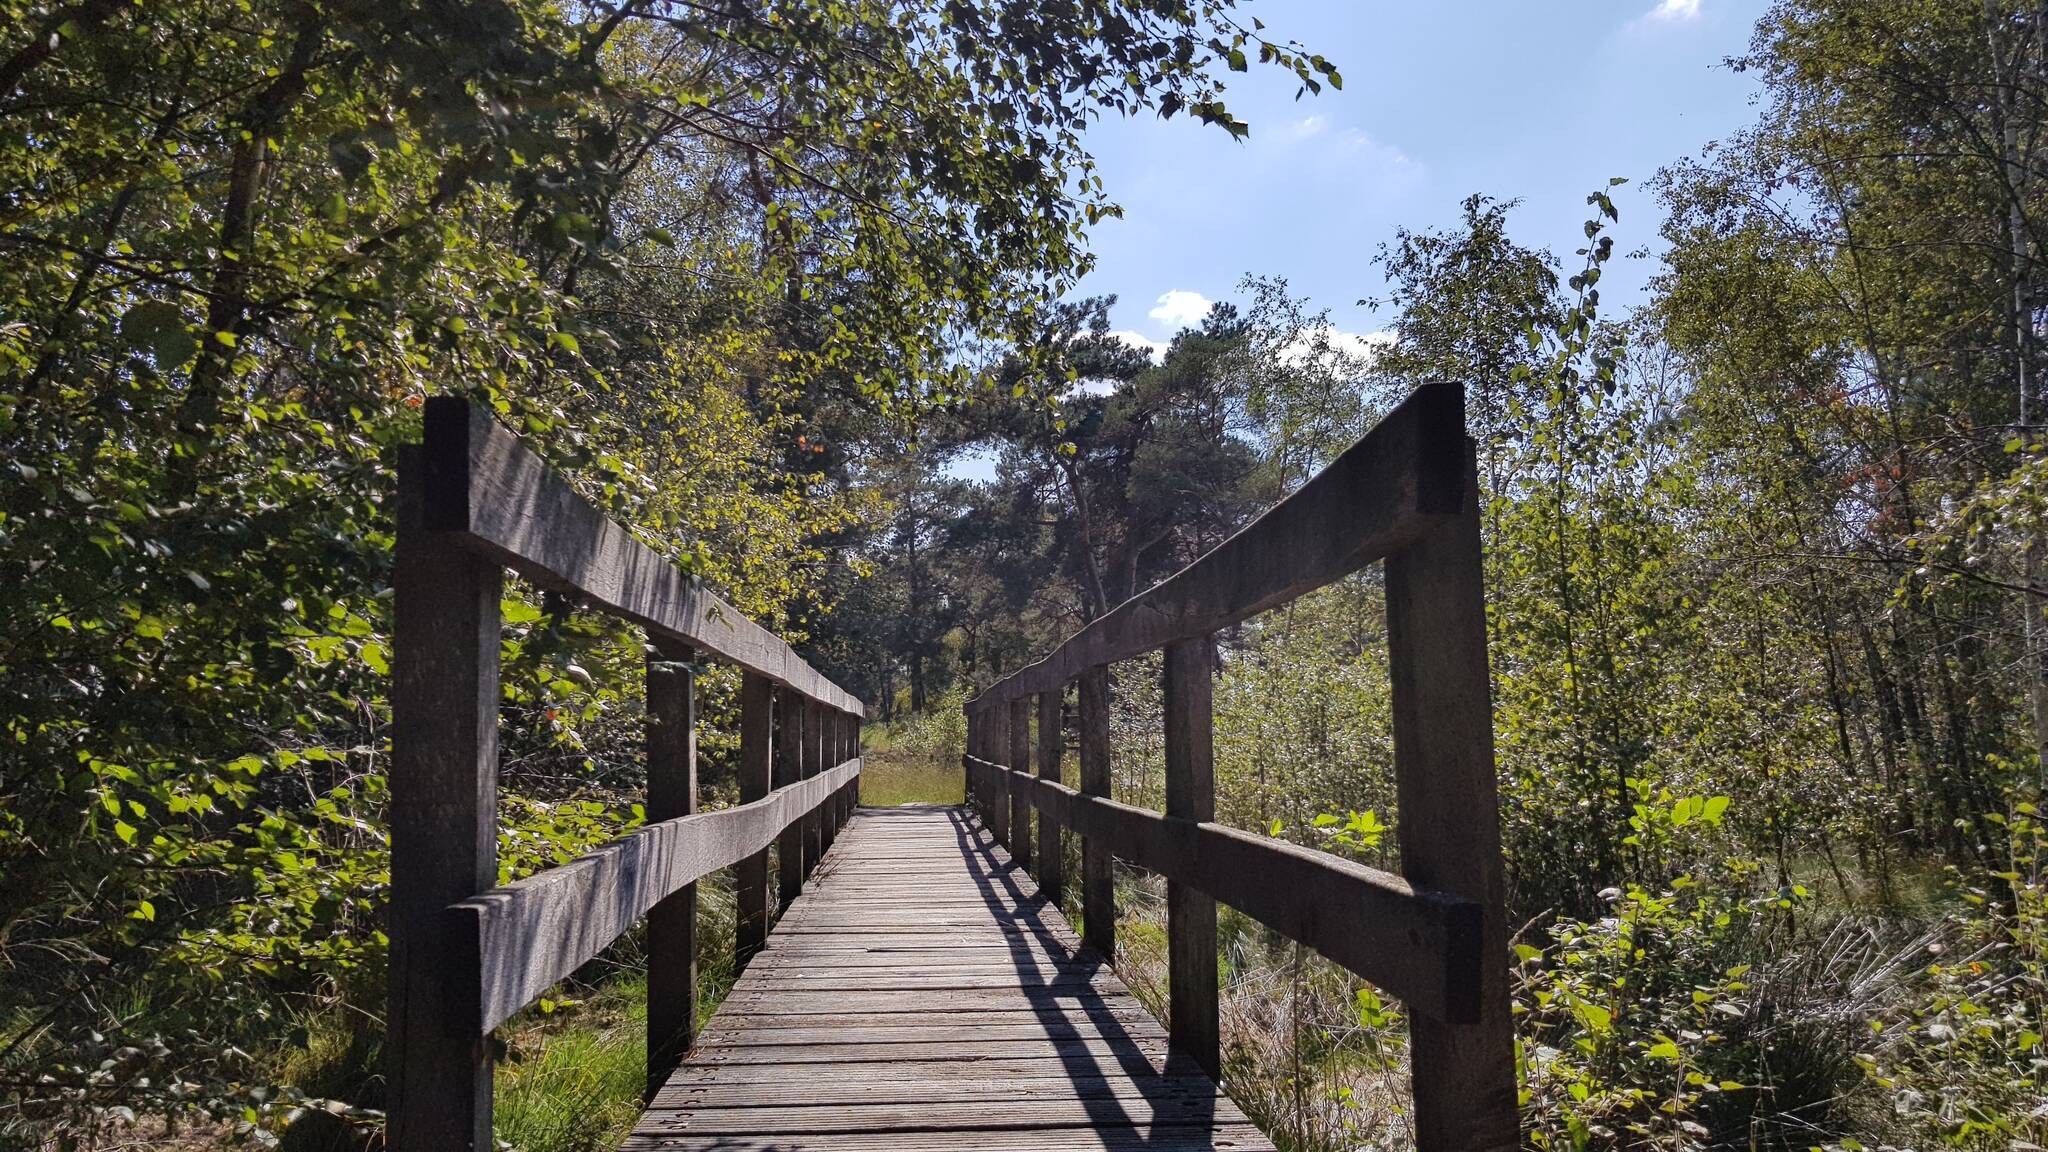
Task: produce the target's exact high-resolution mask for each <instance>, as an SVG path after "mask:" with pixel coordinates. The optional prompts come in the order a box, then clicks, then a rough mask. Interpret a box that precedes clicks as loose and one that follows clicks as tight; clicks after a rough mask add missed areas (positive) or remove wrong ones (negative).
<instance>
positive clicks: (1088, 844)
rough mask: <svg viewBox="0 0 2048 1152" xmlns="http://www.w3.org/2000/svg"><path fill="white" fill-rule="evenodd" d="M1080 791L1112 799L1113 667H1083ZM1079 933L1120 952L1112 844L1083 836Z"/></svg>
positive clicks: (1105, 950) (1103, 949)
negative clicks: (1111, 721)
mask: <svg viewBox="0 0 2048 1152" xmlns="http://www.w3.org/2000/svg"><path fill="white" fill-rule="evenodd" d="M1079 696H1080V704H1081V717H1080V719H1081V730H1080V738H1081V739H1080V742H1081V791H1082V792H1083V793H1086V794H1087V795H1090V796H1100V797H1101V798H1103V799H1104V800H1107V799H1109V669H1107V668H1105V667H1103V666H1101V665H1100V664H1098V665H1096V666H1094V667H1092V668H1089V669H1088V670H1086V671H1084V672H1082V673H1081V682H1080V687H1079ZM1081 938H1082V940H1083V941H1084V942H1086V943H1087V945H1088V946H1089V947H1090V948H1093V949H1095V950H1096V951H1097V952H1099V953H1101V954H1102V955H1104V956H1114V955H1116V873H1115V865H1114V860H1113V858H1112V857H1111V855H1110V851H1109V844H1108V842H1107V841H1105V840H1104V839H1103V838H1102V837H1100V836H1083V837H1082V838H1081Z"/></svg>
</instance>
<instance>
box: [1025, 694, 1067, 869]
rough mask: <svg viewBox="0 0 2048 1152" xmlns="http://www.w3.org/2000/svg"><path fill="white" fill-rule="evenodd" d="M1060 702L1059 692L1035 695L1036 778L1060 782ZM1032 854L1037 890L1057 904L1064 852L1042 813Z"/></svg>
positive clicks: (1063, 743) (1056, 826)
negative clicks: (1036, 699)
mask: <svg viewBox="0 0 2048 1152" xmlns="http://www.w3.org/2000/svg"><path fill="white" fill-rule="evenodd" d="M1063 702H1064V693H1061V692H1057V691H1054V692H1040V693H1039V694H1038V775H1039V776H1040V777H1041V778H1042V779H1046V780H1053V781H1057V780H1059V779H1060V760H1061V758H1062V757H1063V756H1064V755H1065V754H1066V750H1067V736H1066V730H1065V728H1064V726H1063V725H1062V724H1061V722H1060V709H1061V705H1062V703H1063ZM1033 851H1034V855H1035V857H1036V859H1037V860H1038V868H1037V870H1036V871H1035V872H1034V873H1033V875H1034V876H1036V877H1037V880H1038V890H1039V891H1041V892H1043V893H1045V898H1046V899H1047V900H1050V901H1052V902H1053V903H1054V904H1057V903H1059V902H1060V897H1061V896H1062V895H1064V894H1065V891H1066V876H1065V875H1064V873H1065V871H1066V863H1067V852H1066V847H1065V845H1064V844H1062V843H1061V841H1060V822H1059V821H1057V820H1054V819H1052V818H1051V817H1050V816H1049V815H1047V814H1046V813H1044V812H1041V813H1039V814H1038V842H1037V846H1036V847H1035V849H1034V850H1033Z"/></svg>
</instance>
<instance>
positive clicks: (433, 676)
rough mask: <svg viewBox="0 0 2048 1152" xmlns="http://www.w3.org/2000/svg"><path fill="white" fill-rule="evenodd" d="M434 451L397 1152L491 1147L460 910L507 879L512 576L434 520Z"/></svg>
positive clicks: (404, 827) (396, 681)
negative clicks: (503, 607)
mask: <svg viewBox="0 0 2048 1152" xmlns="http://www.w3.org/2000/svg"><path fill="white" fill-rule="evenodd" d="M427 453H428V449H426V448H419V449H411V448H408V449H405V450H403V453H402V455H401V456H400V463H399V468H398V477H399V484H398V493H399V495H398V544H397V555H396V557H395V566H394V572H393V577H392V586H393V589H394V599H395V603H394V605H393V608H394V613H395V619H394V626H393V629H392V631H393V640H392V649H393V652H392V655H393V659H392V684H391V720H392V739H391V775H390V787H391V804H390V808H389V812H390V821H391V912H390V921H389V935H390V940H391V945H390V948H391V951H390V974H389V983H388V989H389V995H390V1006H389V1016H388V1017H387V1020H388V1032H387V1033H386V1037H387V1038H386V1040H385V1044H384V1060H385V1078H386V1084H387V1085H388V1088H387V1093H388V1095H387V1098H386V1107H387V1109H388V1117H389V1119H388V1125H387V1139H388V1140H389V1145H388V1146H389V1147H390V1148H391V1149H392V1152H450V1150H455V1152H488V1150H489V1149H491V1148H493V1147H495V1145H494V1143H493V1138H492V1134H491V1043H490V1038H489V1036H487V1035H486V1034H485V1033H484V1029H483V1026H482V1016H481V1013H482V1005H481V1000H482V996H481V986H482V979H483V972H482V967H483V962H482V957H481V956H479V955H478V953H477V942H476V940H475V938H474V937H473V936H472V937H470V938H468V939H464V938H463V937H462V935H461V933H459V932H456V931H454V930H453V926H454V921H453V920H452V919H451V918H450V917H449V916H448V915H447V911H446V910H447V907H448V906H449V905H450V904H453V903H455V902H456V901H459V900H466V899H468V898H469V897H471V896H474V895H476V894H477V893H479V892H482V891H485V890H486V889H488V888H490V887H491V886H492V885H494V884H496V883H497V882H498V832H497V817H498V813H497V799H498V643H499V639H500V636H499V627H500V625H499V617H498V600H499V597H500V596H501V595H502V593H503V588H504V579H505V573H504V569H502V568H501V567H499V565H498V563H497V562H496V561H494V560H487V559H484V558H483V557H480V556H477V555H475V554H473V553H469V552H465V551H463V550H461V549H460V548H458V547H456V546H455V544H454V543H452V542H451V541H450V540H448V538H447V537H445V536H441V535H437V534H436V533H434V532H433V531H432V530H431V528H430V527H429V512H428V509H427V507H426V501H427V477H426V470H427V469H428V468H429V467H432V466H433V465H434V463H438V461H430V460H429V458H428V455H427Z"/></svg>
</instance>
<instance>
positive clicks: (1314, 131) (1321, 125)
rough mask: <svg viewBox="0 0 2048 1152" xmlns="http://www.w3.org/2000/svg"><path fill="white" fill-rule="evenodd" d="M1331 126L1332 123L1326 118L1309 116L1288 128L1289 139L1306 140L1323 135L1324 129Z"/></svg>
mask: <svg viewBox="0 0 2048 1152" xmlns="http://www.w3.org/2000/svg"><path fill="white" fill-rule="evenodd" d="M1329 126H1330V122H1329V120H1328V119H1326V118H1325V117H1322V116H1307V117H1304V118H1302V119H1300V120H1296V121H1295V122H1294V123H1292V124H1289V125H1288V126H1287V137H1288V139H1290V140H1306V139H1308V138H1309V137H1311V136H1319V135H1321V134H1322V131H1323V129H1325V128H1328V127H1329Z"/></svg>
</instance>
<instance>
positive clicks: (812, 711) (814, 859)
mask: <svg viewBox="0 0 2048 1152" xmlns="http://www.w3.org/2000/svg"><path fill="white" fill-rule="evenodd" d="M803 709H804V779H806V780H808V779H810V778H811V777H813V776H816V775H817V774H818V773H820V772H823V771H824V770H825V769H824V767H823V766H822V765H821V764H820V761H822V760H823V759H824V758H825V706H824V705H823V704H820V703H818V702H817V701H816V700H805V701H804V703H803ZM803 826H804V879H805V880H809V879H810V878H811V872H812V870H813V869H815V868H817V866H818V858H819V857H821V856H823V855H824V854H825V814H824V813H823V812H821V811H819V810H818V809H816V808H813V809H811V811H810V814H809V815H807V816H805V817H804V819H803Z"/></svg>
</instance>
